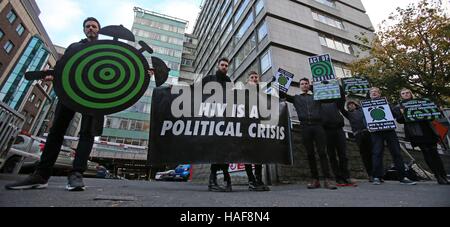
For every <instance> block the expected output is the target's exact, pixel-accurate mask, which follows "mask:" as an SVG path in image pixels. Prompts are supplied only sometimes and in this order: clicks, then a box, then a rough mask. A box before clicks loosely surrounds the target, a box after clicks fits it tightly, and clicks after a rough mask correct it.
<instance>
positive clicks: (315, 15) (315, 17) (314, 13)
mask: <svg viewBox="0 0 450 227" xmlns="http://www.w3.org/2000/svg"><path fill="white" fill-rule="evenodd" d="M312 16H313V19H314V20H317V21H318V20H319V15H318V14H317V13H316V12H312Z"/></svg>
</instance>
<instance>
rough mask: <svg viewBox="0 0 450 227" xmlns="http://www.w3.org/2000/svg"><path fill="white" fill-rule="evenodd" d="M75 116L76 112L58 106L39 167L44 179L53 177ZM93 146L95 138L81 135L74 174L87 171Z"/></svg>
mask: <svg viewBox="0 0 450 227" xmlns="http://www.w3.org/2000/svg"><path fill="white" fill-rule="evenodd" d="M74 116H75V112H74V111H72V110H70V109H69V108H67V107H66V106H64V105H61V104H58V105H57V107H56V112H55V119H54V120H53V125H52V128H51V129H50V133H49V134H48V137H47V142H46V144H45V148H44V151H43V152H42V156H41V160H40V161H39V164H38V165H37V171H38V173H39V174H40V175H42V176H43V177H44V178H50V176H51V175H52V169H53V166H54V165H55V162H56V160H57V159H58V155H59V153H60V151H61V146H62V144H63V141H64V135H65V134H66V131H67V128H69V124H70V122H71V121H72V119H73V117H74ZM83 117H85V116H83ZM86 117H89V116H86ZM93 144H94V136H91V135H88V134H85V133H82V134H80V140H79V142H78V147H77V150H76V153H75V160H74V161H73V170H72V171H73V172H79V173H84V172H85V171H86V169H87V161H88V159H89V156H90V154H91V151H92V147H93Z"/></svg>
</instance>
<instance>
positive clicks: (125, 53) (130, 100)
mask: <svg viewBox="0 0 450 227" xmlns="http://www.w3.org/2000/svg"><path fill="white" fill-rule="evenodd" d="M149 68H150V67H149V65H148V63H147V60H146V59H145V57H144V56H143V54H142V53H140V52H139V51H138V50H136V49H135V48H134V47H132V46H130V45H128V44H126V43H122V42H119V41H114V40H100V41H94V42H92V43H89V44H86V45H83V47H82V48H79V49H77V50H75V51H72V52H71V53H68V54H65V55H64V56H63V58H62V59H61V60H60V61H59V62H58V64H57V65H56V68H55V72H56V77H55V82H56V83H55V91H56V93H57V95H58V96H59V98H60V99H61V101H62V102H63V103H64V105H66V106H68V107H69V108H71V109H72V110H75V111H77V112H80V113H83V114H89V115H108V114H112V113H117V112H120V111H123V110H126V109H128V108H129V107H131V106H132V105H134V104H135V103H136V102H137V101H139V99H140V98H141V97H142V96H143V95H144V94H145V92H146V90H147V88H148V86H149V84H150V77H149V76H147V72H148V70H149Z"/></svg>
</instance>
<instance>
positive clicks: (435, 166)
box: [419, 144, 447, 178]
mask: <svg viewBox="0 0 450 227" xmlns="http://www.w3.org/2000/svg"><path fill="white" fill-rule="evenodd" d="M419 148H420V150H421V151H422V153H423V157H424V158H425V162H426V163H427V165H428V167H429V168H430V169H431V171H432V172H433V174H434V175H435V176H440V177H445V178H447V171H445V168H444V163H442V159H441V157H440V156H439V153H438V150H437V145H436V144H420V145H419Z"/></svg>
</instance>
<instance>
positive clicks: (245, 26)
mask: <svg viewBox="0 0 450 227" xmlns="http://www.w3.org/2000/svg"><path fill="white" fill-rule="evenodd" d="M252 23H253V14H249V15H248V16H247V19H245V22H244V23H243V24H242V25H241V27H240V28H239V31H238V32H237V34H236V43H237V42H239V40H240V39H241V38H242V37H243V36H244V34H245V33H246V32H247V31H248V28H249V27H250V26H251V25H252Z"/></svg>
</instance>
